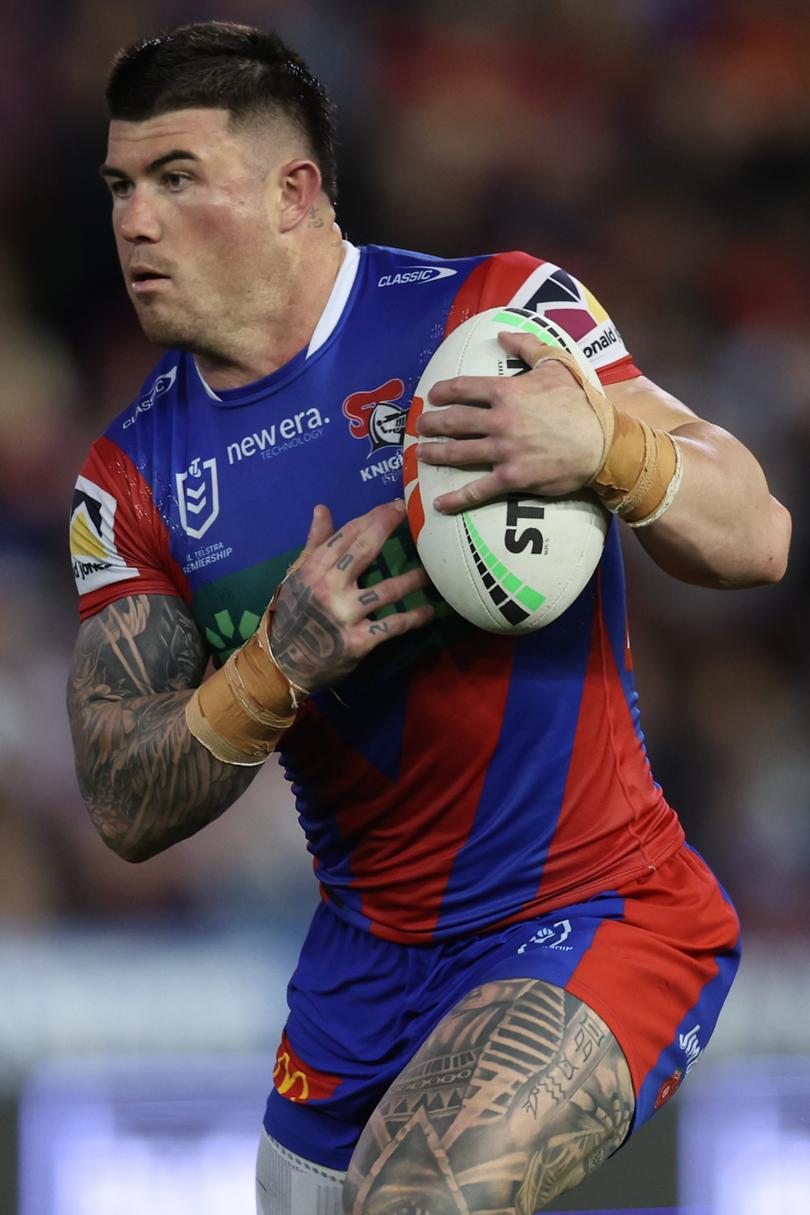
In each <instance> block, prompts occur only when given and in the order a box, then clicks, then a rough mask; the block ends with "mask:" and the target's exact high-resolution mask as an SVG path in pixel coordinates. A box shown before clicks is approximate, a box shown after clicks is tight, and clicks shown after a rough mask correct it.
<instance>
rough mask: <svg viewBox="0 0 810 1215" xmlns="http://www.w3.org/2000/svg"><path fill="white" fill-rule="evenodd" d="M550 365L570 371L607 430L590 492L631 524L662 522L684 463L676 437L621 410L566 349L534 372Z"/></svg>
mask: <svg viewBox="0 0 810 1215" xmlns="http://www.w3.org/2000/svg"><path fill="white" fill-rule="evenodd" d="M549 360H553V361H555V362H559V363H562V364H563V365H564V366H565V367H567V368H568V370H569V371H570V372H571V374H572V375H573V377H574V379H575V380H576V381H577V383H578V384H579V385H580V387H581V388H582V390H583V392H584V393H585V395H586V397H587V398H588V403H589V404H590V406H591V409H593V411H594V413H595V414H596V417H597V420H598V422H599V425H600V426H601V428H602V439H603V446H602V457H601V460H600V462H599V467H598V469H597V471H596V472H595V473H594V475H593V476H592V477H591V479H590V481H588V483H587V487H588V488H589V489H592V490H593V491H594V493H595V494H597V496H598V497H599V498H600V500H601V501H602V502H603V503H604V505H605V506H606V507H607V509H608V510H609V511H611V512H612V513H613V514H616V515H621V517H622V518H623V519H626V520H627V521H628V522H633V523H638V522H644V521H645V520H646V519H647V517H648V516H650V515H652V514H656V517H657V518H660V515H658V514H657V508H658V507H659V506H660V504H661V503H662V502H663V501H664V499H665V497H666V496H667V491H668V489H669V487H670V484H671V483H672V480H673V477H674V476H675V473H676V469H677V467H678V463H679V461H678V455H677V451H676V448H675V441H674V439H673V438H672V435H670V434H668V433H667V431H665V430H658V429H656V428H655V427H653V426H650V425H649V423H648V422H644V421H642V419H641V418H634V417H632V416H631V415H630V414H628V413H623V412H622V411H621V410H618V409H616V408H615V407H614V406H613V405H612V404H611V402H610V401H609V400H608V399H607V397H606V396H605V394H604V393H602V392H599V390H598V389H597V388H595V387H594V386H593V384H590V383H589V382H588V380H586V379H585V376H584V375H583V374H582V372H581V370H580V369H579V367H578V366H577V364H576V362H575V360H574V359H573V358H572V356H571V355H570V354H569V353H568V352H567V351H566V350H561V349H559V348H557V347H551V346H550V347H549V348H548V350H547V351H544V353H543V354H542V356H541V357H540V358H539V359H538V360H537V362H536V363H535V364H534V367H537V366H539V364H540V363H545V362H547V361H549ZM533 369H534V368H533ZM674 496H675V495H674V494H672V495H671V498H674ZM670 501H671V499H670ZM661 513H663V512H661Z"/></svg>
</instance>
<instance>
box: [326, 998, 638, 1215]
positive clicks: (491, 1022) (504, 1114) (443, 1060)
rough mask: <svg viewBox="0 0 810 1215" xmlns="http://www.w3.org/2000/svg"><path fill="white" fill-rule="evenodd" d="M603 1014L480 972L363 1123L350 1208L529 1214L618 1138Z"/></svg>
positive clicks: (611, 1054)
mask: <svg viewBox="0 0 810 1215" xmlns="http://www.w3.org/2000/svg"><path fill="white" fill-rule="evenodd" d="M633 1105H634V1099H633V1091H632V1085H631V1082H630V1075H629V1071H628V1068H627V1064H626V1062H625V1060H624V1057H623V1055H622V1053H621V1051H620V1049H619V1047H618V1044H617V1043H616V1040H615V1038H614V1037H613V1035H612V1034H611V1033H610V1031H609V1030H608V1028H607V1026H606V1025H605V1024H604V1022H603V1021H601V1019H600V1018H599V1017H597V1016H596V1015H595V1013H593V1012H592V1011H591V1010H590V1009H589V1008H587V1007H586V1005H584V1004H582V1003H581V1002H580V1001H579V1000H576V999H574V998H573V997H572V996H569V995H567V994H566V993H565V992H563V991H562V990H561V989H560V988H557V987H554V986H552V985H551V984H548V983H542V982H539V981H537V980H531V979H510V980H503V981H501V982H496V983H488V984H486V985H485V986H484V987H481V988H479V989H478V990H477V991H474V992H472V993H471V994H470V995H469V996H468V997H467V998H466V999H465V1000H463V1001H462V1002H461V1004H459V1005H458V1006H457V1008H456V1009H455V1010H454V1011H453V1012H452V1013H451V1014H450V1015H449V1016H447V1017H445V1019H444V1020H443V1021H442V1022H441V1024H440V1025H439V1026H438V1028H437V1029H436V1030H435V1031H434V1033H433V1034H432V1035H431V1037H430V1038H429V1039H428V1041H427V1042H426V1043H425V1045H424V1046H423V1047H422V1048H421V1050H420V1051H419V1052H418V1053H417V1055H416V1056H415V1058H414V1059H413V1060H412V1062H411V1063H410V1064H409V1065H408V1067H406V1068H405V1070H404V1071H403V1072H402V1074H401V1075H400V1076H399V1077H398V1079H397V1080H396V1081H395V1082H394V1084H393V1085H392V1087H391V1088H390V1089H389V1091H388V1093H387V1094H386V1096H385V1097H384V1098H383V1100H382V1102H381V1103H380V1105H379V1107H378V1108H377V1110H376V1111H375V1113H374V1114H373V1116H372V1118H371V1121H370V1123H369V1125H368V1127H367V1128H366V1130H365V1131H364V1133H363V1135H362V1137H361V1139H360V1143H359V1144H358V1147H357V1150H356V1152H355V1155H354V1159H353V1160H352V1164H351V1167H350V1170H349V1178H348V1183H347V1194H348V1198H349V1202H350V1205H349V1206H348V1207H347V1210H350V1211H351V1212H352V1215H411V1213H412V1212H420V1211H431V1212H432V1211H437V1212H438V1211H441V1212H442V1213H443V1215H444V1213H447V1215H451V1213H452V1215H476V1213H477V1212H486V1213H487V1215H533V1212H535V1211H537V1210H540V1209H541V1208H542V1207H544V1206H545V1205H546V1204H547V1203H548V1202H550V1201H551V1200H552V1199H553V1198H555V1197H557V1196H558V1195H559V1194H561V1193H563V1192H564V1191H565V1190H567V1189H570V1188H571V1186H573V1185H576V1183H577V1182H578V1181H580V1180H582V1178H583V1177H584V1176H585V1175H586V1173H588V1172H590V1171H591V1170H592V1169H594V1168H596V1167H597V1166H598V1165H599V1164H600V1163H601V1162H602V1161H603V1160H605V1159H606V1158H607V1157H608V1156H609V1155H610V1154H611V1153H612V1152H614V1151H615V1150H616V1148H618V1147H619V1146H620V1145H621V1143H622V1142H623V1140H624V1138H625V1136H626V1134H627V1131H628V1128H629V1125H630V1119H631V1117H632V1112H633Z"/></svg>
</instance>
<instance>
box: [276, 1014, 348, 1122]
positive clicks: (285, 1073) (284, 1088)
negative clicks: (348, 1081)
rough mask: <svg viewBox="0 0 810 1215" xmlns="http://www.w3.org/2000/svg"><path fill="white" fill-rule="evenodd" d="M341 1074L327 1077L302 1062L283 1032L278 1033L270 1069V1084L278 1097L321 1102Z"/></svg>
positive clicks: (330, 1092)
mask: <svg viewBox="0 0 810 1215" xmlns="http://www.w3.org/2000/svg"><path fill="white" fill-rule="evenodd" d="M342 1079H343V1077H342V1076H330V1075H329V1073H328V1072H319V1071H318V1069H317V1068H316V1067H312V1066H311V1065H310V1064H309V1063H304V1061H303V1059H301V1058H300V1057H299V1056H298V1055H297V1054H296V1053H295V1051H294V1050H293V1048H292V1046H291V1045H290V1039H289V1038H288V1037H287V1031H286V1030H285V1031H284V1033H283V1034H282V1035H281V1043H280V1045H279V1048H278V1050H277V1051H276V1065H275V1067H274V1068H273V1084H274V1085H275V1087H276V1091H277V1092H278V1093H279V1095H280V1096H282V1097H286V1098H287V1100H288V1101H295V1102H296V1103H297V1104H300V1103H301V1102H305V1101H325V1100H326V1099H327V1098H328V1097H331V1096H332V1094H333V1093H334V1091H335V1089H336V1088H337V1086H338V1085H339V1084H340V1083H341V1081H342Z"/></svg>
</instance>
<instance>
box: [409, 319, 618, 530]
mask: <svg viewBox="0 0 810 1215" xmlns="http://www.w3.org/2000/svg"><path fill="white" fill-rule="evenodd" d="M499 338H500V342H501V345H502V346H503V348H504V350H506V351H507V352H508V353H509V354H513V355H519V356H520V358H522V359H523V361H524V362H525V363H527V364H528V365H529V367H534V364H535V363H536V362H537V360H538V359H540V358H542V357H543V355H544V354H548V352H549V347H548V346H547V345H546V344H545V343H544V342H541V341H540V339H539V338H536V337H532V335H531V334H516V333H501V334H499ZM429 399H430V403H431V404H432V405H442V406H446V407H447V408H443V409H441V410H437V411H432V412H430V413H423V414H422V415H421V417H420V418H419V419H418V421H417V423H416V430H417V433H418V435H419V437H420V439H428V440H429V439H435V438H439V437H441V438H444V439H445V440H446V441H445V442H443V443H431V442H420V443H419V445H418V447H417V457H418V459H420V460H422V461H423V462H424V463H425V464H439V465H451V466H452V467H454V468H466V467H469V466H471V465H478V466H481V465H490V466H491V472H488V473H487V474H486V475H485V476H483V477H481V478H480V479H479V480H477V481H469V482H468V483H467V484H466V485H464V486H462V488H461V489H459V490H457V491H455V492H454V493H448V494H442V495H441V496H440V497H439V498H437V499H436V500H435V502H434V505H435V507H436V509H437V510H440V511H442V512H444V513H445V514H454V513H457V512H458V511H461V510H465V509H466V508H468V507H470V506H479V505H480V504H481V503H483V502H488V501H489V500H490V499H492V498H498V497H501V496H502V495H503V494H511V493H524V494H541V495H544V496H550V497H553V496H559V495H560V494H568V493H573V492H574V491H576V490H578V489H581V488H582V486H583V485H585V484H587V482H588V481H590V479H591V477H592V476H593V475H594V473H595V472H596V471H597V469H598V467H599V464H600V461H601V459H602V451H603V442H604V439H603V433H602V428H601V426H600V424H599V421H598V419H597V417H596V414H595V413H594V411H593V408H592V407H591V405H590V404H589V402H588V398H587V397H586V395H585V393H584V391H583V390H582V388H580V386H579V384H578V383H577V382H576V380H575V379H574V377H573V376H572V375H571V373H570V371H568V370H567V368H566V367H564V366H563V365H562V363H559V362H557V361H556V360H551V361H548V362H544V363H541V364H540V366H539V367H537V368H534V370H532V371H530V372H528V373H526V374H525V375H517V376H508V377H501V376H498V377H495V376H456V377H455V379H452V380H441V381H439V383H437V384H434V386H433V388H432V389H431V392H430V397H429ZM487 406H488V408H487Z"/></svg>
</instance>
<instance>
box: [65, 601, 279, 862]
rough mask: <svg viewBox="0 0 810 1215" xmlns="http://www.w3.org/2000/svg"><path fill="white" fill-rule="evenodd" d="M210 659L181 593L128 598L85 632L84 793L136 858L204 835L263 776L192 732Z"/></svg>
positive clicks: (79, 745)
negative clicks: (190, 720) (196, 691)
mask: <svg viewBox="0 0 810 1215" xmlns="http://www.w3.org/2000/svg"><path fill="white" fill-rule="evenodd" d="M206 662H207V655H206V652H205V648H204V646H203V642H202V639H201V637H200V634H199V631H198V629H197V626H196V624H195V623H194V620H193V618H192V616H191V614H190V612H189V611H188V608H187V607H186V606H185V604H184V603H183V601H182V600H181V599H178V598H174V597H172V596H167V595H133V596H131V597H129V598H127V599H121V600H119V601H117V602H116V603H113V604H111V605H110V606H109V607H107V608H104V609H103V610H102V611H101V612H99V613H98V614H97V615H96V616H92V617H91V618H90V619H89V620H86V621H85V622H84V623H83V624H82V625H81V627H80V629H79V636H78V639H77V642H76V649H75V653H74V657H73V664H72V667H71V672H70V677H69V681H68V716H69V718H70V725H71V730H72V733H73V743H74V749H75V753H76V771H77V775H78V778H79V787H80V789H81V792H82V795H83V797H84V799H85V801H86V802H87V806H88V809H89V811H90V815H91V817H92V819H93V822H94V824H95V826H96V829H97V830H98V832H99V834H100V835H101V836H102V838H103V839H104V840H105V842H106V843H108V844H109V845H110V847H112V848H113V849H114V850H115V851H116V852H119V853H120V855H122V856H124V857H126V858H127V859H128V860H143V859H146V857H148V856H151V855H153V854H154V853H155V852H159V851H161V850H162V849H163V848H166V847H168V845H169V844H172V843H174V842H175V841H177V840H179V839H184V838H185V837H186V836H188V835H191V834H192V833H193V832H195V831H197V830H199V828H200V827H203V826H204V825H205V824H206V823H208V822H210V821H211V820H212V819H213V818H216V817H217V816H218V815H219V814H221V813H222V811H223V810H225V809H226V808H227V807H228V806H229V805H230V804H231V802H232V801H234V799H235V798H236V797H238V796H239V794H240V793H241V792H242V791H243V790H244V789H245V788H246V787H247V785H248V784H249V783H250V780H251V779H252V777H253V776H254V775H255V772H256V769H254V768H239V767H235V766H234V765H232V764H222V763H220V761H219V760H216V759H214V757H213V756H212V755H211V754H210V753H209V752H208V751H206V749H205V748H204V747H202V746H201V745H200V744H199V743H198V742H197V741H196V739H194V738H193V737H192V736H191V734H190V733H189V731H188V728H187V727H186V724H185V716H184V709H185V705H186V702H187V700H188V699H189V696H190V694H191V692H190V690H191V689H193V688H195V687H197V686H198V684H199V683H200V681H201V679H202V677H203V673H204V671H205V667H206Z"/></svg>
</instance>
